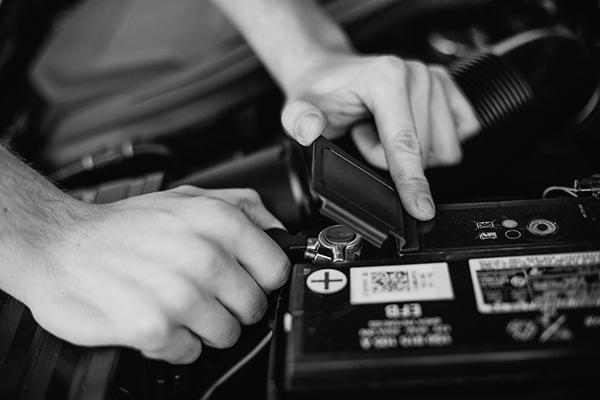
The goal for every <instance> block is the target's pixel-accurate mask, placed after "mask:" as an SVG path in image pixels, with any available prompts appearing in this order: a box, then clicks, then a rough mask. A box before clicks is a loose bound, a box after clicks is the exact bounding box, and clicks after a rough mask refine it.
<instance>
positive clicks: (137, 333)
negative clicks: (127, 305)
mask: <svg viewBox="0 0 600 400" xmlns="http://www.w3.org/2000/svg"><path fill="white" fill-rule="evenodd" d="M131 333H132V339H133V340H132V342H133V343H138V344H139V347H141V348H143V349H144V350H146V351H149V352H152V353H159V352H161V351H162V350H163V349H164V347H165V345H166V343H167V342H168V340H169V337H170V335H171V327H170V324H169V323H168V321H167V320H166V318H164V317H163V316H162V315H161V314H159V313H146V314H145V315H144V316H142V317H139V318H137V323H136V326H135V328H134V329H132V332H131Z"/></svg>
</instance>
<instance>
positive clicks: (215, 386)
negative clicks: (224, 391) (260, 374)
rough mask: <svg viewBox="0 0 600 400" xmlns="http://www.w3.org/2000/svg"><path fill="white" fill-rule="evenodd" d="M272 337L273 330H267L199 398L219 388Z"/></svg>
mask: <svg viewBox="0 0 600 400" xmlns="http://www.w3.org/2000/svg"><path fill="white" fill-rule="evenodd" d="M272 337H273V331H269V333H267V334H266V335H265V337H264V338H263V339H262V340H261V341H260V343H258V344H257V345H256V347H255V348H253V349H252V350H251V351H250V352H249V353H248V354H246V356H244V358H242V359H241V360H240V361H238V363H237V364H234V365H233V366H232V367H231V368H230V369H229V370H228V371H227V372H225V373H224V374H223V375H222V376H221V377H220V378H219V379H217V381H216V382H215V383H213V384H212V385H211V386H210V387H209V388H208V389H207V390H206V392H204V395H203V396H202V397H201V398H200V400H208V399H209V398H210V396H212V395H213V393H214V391H215V390H217V389H218V388H219V386H221V385H222V384H223V383H224V382H225V381H226V380H227V379H229V378H231V376H233V375H234V374H235V373H236V372H237V371H239V370H240V368H242V367H243V366H244V365H246V364H247V363H248V362H249V361H250V360H251V359H252V358H254V356H256V355H257V354H258V353H259V352H260V351H261V350H262V349H263V348H264V347H265V346H266V345H267V343H269V341H270V340H271V338H272Z"/></svg>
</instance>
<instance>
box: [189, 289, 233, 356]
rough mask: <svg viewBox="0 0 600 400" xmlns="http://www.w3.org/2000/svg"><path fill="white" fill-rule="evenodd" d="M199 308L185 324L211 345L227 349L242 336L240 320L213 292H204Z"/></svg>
mask: <svg viewBox="0 0 600 400" xmlns="http://www.w3.org/2000/svg"><path fill="white" fill-rule="evenodd" d="M203 296H204V300H203V301H202V302H201V303H200V305H199V306H198V309H197V310H196V311H195V312H194V313H193V314H192V315H189V316H187V317H186V319H185V325H186V326H187V327H188V328H189V329H190V330H192V331H193V332H194V333H196V334H197V335H198V336H199V337H200V338H201V339H202V341H203V342H204V343H205V344H206V345H207V346H210V347H214V348H217V349H225V348H229V347H231V346H233V345H234V344H235V343H236V342H237V341H238V339H239V338H240V335H241V332H242V329H241V326H240V323H239V321H238V320H237V318H235V316H234V315H233V314H231V312H230V311H229V310H228V309H227V308H226V307H225V306H224V305H223V304H221V302H219V301H218V300H217V299H216V298H215V297H214V295H213V294H212V293H206V292H205V293H203Z"/></svg>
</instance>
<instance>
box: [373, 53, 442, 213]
mask: <svg viewBox="0 0 600 400" xmlns="http://www.w3.org/2000/svg"><path fill="white" fill-rule="evenodd" d="M398 62H400V63H401V60H398ZM398 62H395V63H394V65H396V66H397V68H395V69H394V71H393V72H389V69H386V70H385V72H386V73H385V74H383V78H384V79H379V76H378V77H376V78H377V79H373V81H372V82H371V85H369V88H368V90H367V91H366V92H365V93H364V95H363V98H364V99H365V102H366V105H367V107H368V108H369V109H370V110H371V112H372V113H373V115H374V117H375V122H376V124H377V128H378V131H379V137H380V138H381V142H382V145H383V147H384V149H385V154H386V160H387V165H388V167H389V171H390V174H391V175H392V178H393V180H394V182H395V184H396V187H397V189H398V192H399V194H400V198H401V200H402V204H403V205H404V207H405V209H406V210H407V212H408V213H409V214H411V215H412V216H414V217H415V218H418V219H421V220H428V219H431V218H433V216H434V214H435V209H434V206H433V201H432V199H431V192H430V190H429V184H428V182H427V179H426V178H425V174H424V172H423V166H422V162H421V147H420V143H419V139H418V137H417V133H416V127H415V122H414V119H413V114H412V108H411V105H410V103H409V97H408V95H407V93H408V91H409V84H408V82H407V73H406V67H403V66H402V64H398ZM390 82H393V85H394V90H390Z"/></svg>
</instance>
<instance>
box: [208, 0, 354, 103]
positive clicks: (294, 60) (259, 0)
mask: <svg viewBox="0 0 600 400" xmlns="http://www.w3.org/2000/svg"><path fill="white" fill-rule="evenodd" d="M212 1H213V2H214V3H215V5H217V6H218V7H219V8H220V9H221V10H222V11H223V13H224V14H225V15H227V16H228V18H229V19H230V20H231V21H232V22H233V23H234V24H235V25H236V26H237V27H238V29H239V30H240V32H241V33H242V34H243V35H244V37H245V38H246V40H247V41H248V43H249V44H250V46H251V47H252V48H253V50H254V51H255V52H256V54H257V55H258V57H259V58H260V59H261V60H262V62H263V63H264V65H265V66H266V68H267V69H268V70H269V72H270V73H271V75H272V76H273V78H274V79H275V80H276V81H277V82H278V84H279V85H280V86H281V87H282V89H283V90H284V91H285V92H286V93H288V94H289V93H294V92H295V91H296V90H297V86H298V85H301V84H302V78H303V76H304V74H305V73H306V72H307V71H310V70H312V69H315V68H318V66H319V65H320V64H322V63H323V62H324V60H325V59H327V58H329V57H331V55H332V54H336V53H337V54H346V53H350V52H352V47H351V44H350V42H349V40H348V38H347V37H346V35H345V33H344V32H343V30H342V29H341V28H340V26H339V25H337V24H336V23H335V22H334V21H333V20H331V19H330V18H329V17H328V16H327V15H326V14H325V13H324V12H323V11H322V10H321V9H320V8H319V7H318V6H317V5H316V4H315V3H314V2H313V1H312V0H212Z"/></svg>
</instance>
